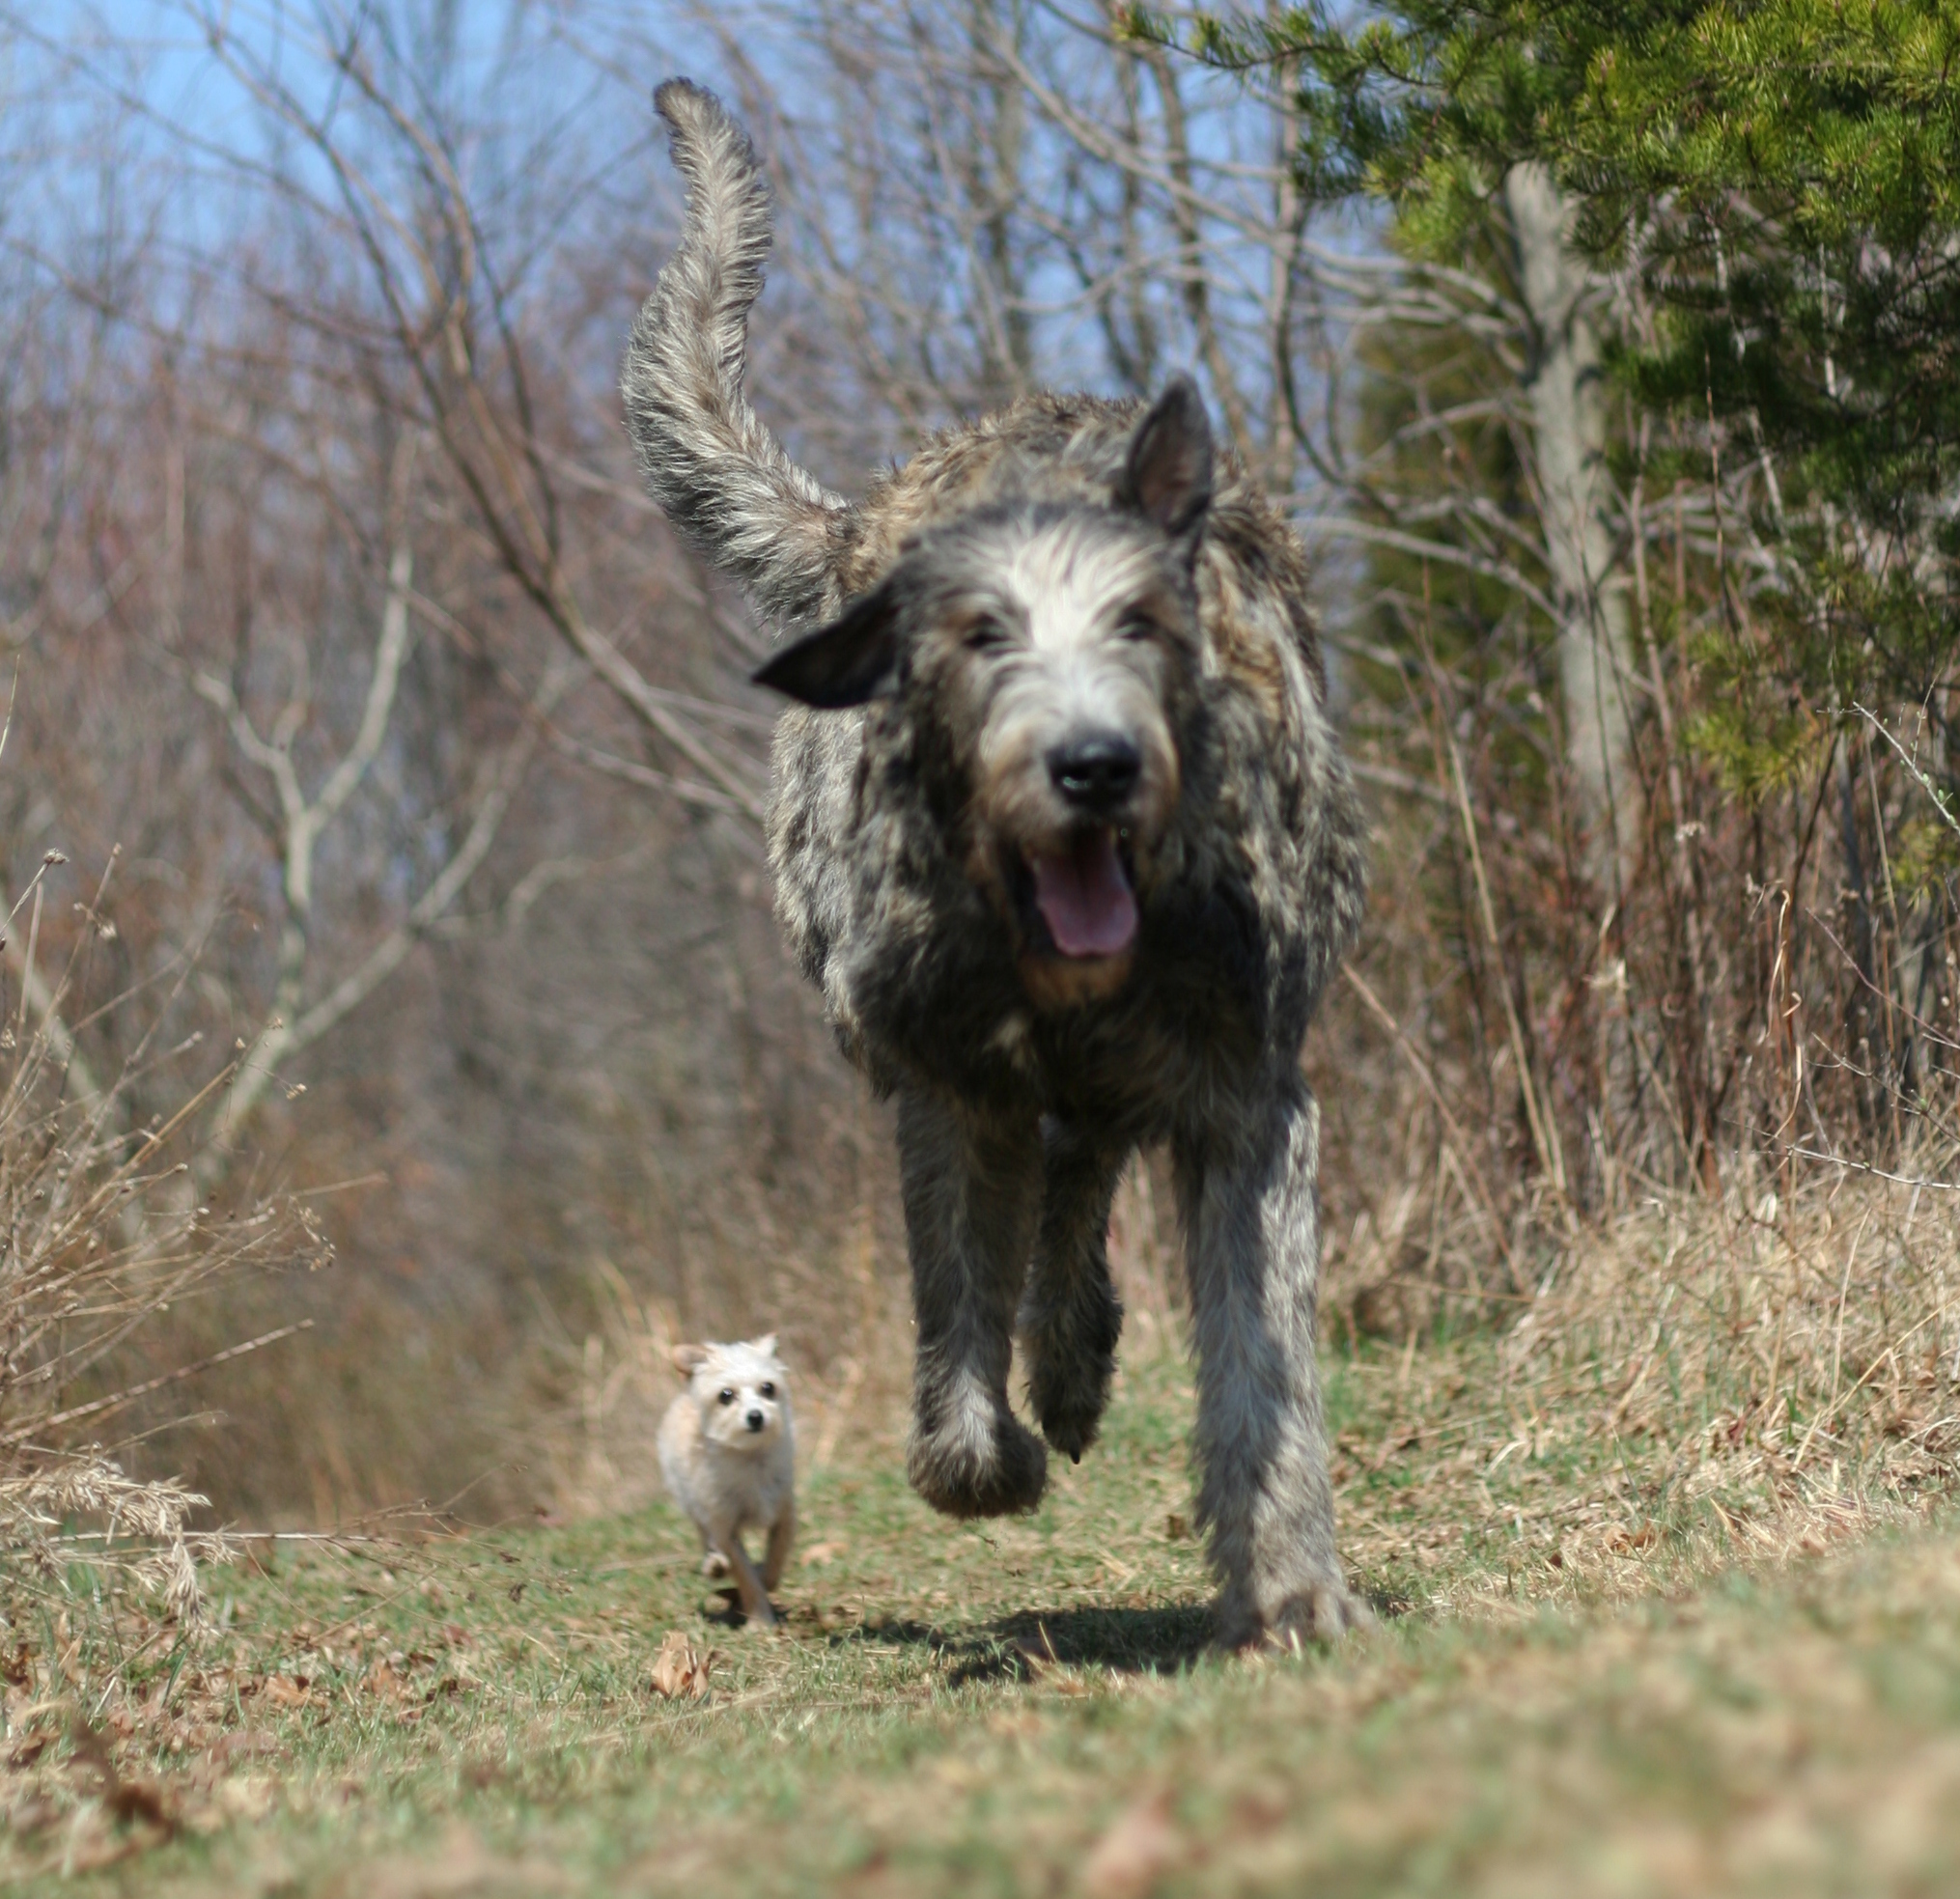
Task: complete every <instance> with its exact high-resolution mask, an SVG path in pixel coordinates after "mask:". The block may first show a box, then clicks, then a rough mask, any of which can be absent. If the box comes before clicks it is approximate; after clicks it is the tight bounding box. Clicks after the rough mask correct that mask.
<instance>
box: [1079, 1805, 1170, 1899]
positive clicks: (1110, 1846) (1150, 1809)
mask: <svg viewBox="0 0 1960 1899" xmlns="http://www.w3.org/2000/svg"><path fill="white" fill-rule="evenodd" d="M1183 1855H1184V1842H1183V1840H1182V1839H1181V1838H1180V1837H1179V1834H1178V1830H1177V1828H1176V1827H1175V1826H1174V1825H1173V1824H1172V1822H1171V1817H1170V1789H1169V1788H1167V1787H1162V1788H1159V1789H1158V1791H1157V1792H1155V1793H1153V1794H1146V1795H1145V1796H1144V1797H1143V1798H1142V1799H1141V1800H1139V1801H1134V1802H1132V1804H1131V1805H1129V1806H1127V1807H1125V1808H1124V1809H1123V1811H1122V1812H1121V1813H1119V1814H1118V1815H1117V1816H1116V1818H1115V1819H1114V1820H1112V1821H1111V1822H1110V1823H1109V1827H1108V1829H1107V1831H1106V1832H1105V1833H1104V1835H1103V1837H1102V1838H1101V1839H1099V1840H1098V1841H1097V1842H1096V1844H1095V1845H1094V1846H1093V1847H1091V1848H1090V1849H1089V1857H1087V1858H1086V1859H1085V1860H1083V1861H1082V1891H1083V1893H1084V1895H1085V1899H1143V1894H1145V1893H1146V1892H1148V1891H1149V1890H1150V1888H1151V1887H1152V1886H1153V1885H1156V1884H1157V1882H1158V1881H1159V1880H1160V1879H1161V1878H1162V1876H1163V1875H1164V1874H1165V1873H1166V1872H1168V1871H1169V1870H1170V1868H1171V1867H1172V1866H1173V1865H1174V1864H1175V1863H1176V1862H1177V1861H1178V1860H1179V1859H1180V1858H1181V1857H1183Z"/></svg>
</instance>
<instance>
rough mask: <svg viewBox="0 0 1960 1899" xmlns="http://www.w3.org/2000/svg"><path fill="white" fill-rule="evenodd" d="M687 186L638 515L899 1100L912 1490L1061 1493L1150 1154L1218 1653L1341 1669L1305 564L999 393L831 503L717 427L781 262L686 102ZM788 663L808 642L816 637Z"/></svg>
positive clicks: (1183, 433) (1219, 479) (859, 1028)
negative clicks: (738, 635)
mask: <svg viewBox="0 0 1960 1899" xmlns="http://www.w3.org/2000/svg"><path fill="white" fill-rule="evenodd" d="M655 104H656V106H657V107H658V111H659V112H660V114H661V116H662V117H663V118H664V119H665V120H666V122H667V124H668V126H669V127H670V129H671V131H672V135H673V154H674V162H675V163H676V165H677V166H678V167H679V168H680V171H681V173H682V176H683V177H684V179H685V180H686V185H687V221H686V232H685V235H684V236H683V238H682V241H681V246H680V249H679V250H678V251H677V252H676V253H675V255H674V257H673V259H672V260H671V261H670V262H669V263H668V265H667V266H666V268H665V269H664V270H663V271H662V272H661V273H660V279H659V283H658V287H657V288H656V290H655V292H654V293H653V295H652V296H651V297H649V298H648V300H647V304H646V307H645V309H643V310H642V311H641V313H640V317H639V321H638V322H637V323H636V324H635V326H634V329H633V334H632V340H631V344H630V348H629V349H628V352H627V358H626V367H625V372H624V387H625V395H626V405H627V414H628V417H629V421H630V427H631V431H632V436H633V440H634V443H635V445H636V447H637V449H638V454H639V462H640V469H641V472H642V474H643V476H644V478H645V480H646V484H647V487H648V489H649V490H650V491H651V493H652V494H653V496H654V498H655V499H656V500H657V501H658V502H659V503H660V505H661V506H662V507H663V508H664V509H665V510H666V512H667V514H668V515H669V516H670V517H672V519H673V520H674V522H675V523H676V524H677V525H678V526H679V527H680V528H681V529H682V531H683V532H684V533H686V535H687V536H688V537H690V539H691V540H692V541H693V542H694V543H695V545H697V546H699V547H700V548H701V549H702V550H703V551H704V552H705V553H706V554H707V555H708V557H709V558H710V559H712V560H713V561H714V562H715V563H716V564H717V565H718V566H720V567H721V568H722V569H723V570H724V571H725V572H728V573H730V574H732V575H734V576H735V577H736V578H737V579H738V580H739V581H741V582H742V585H743V586H744V587H745V588H746V589H747V591H748V592H749V594H750V596H751V597H752V599H753V600H754V601H755V603H756V604H757V605H758V606H759V607H760V608H761V609H762V611H763V612H764V613H765V614H767V615H769V616H770V618H771V619H772V620H774V621H775V622H776V623H777V624H778V625H779V626H780V627H782V628H786V629H789V630H791V631H793V632H798V633H800V634H801V635H802V636H801V637H799V638H798V639H796V641H795V642H794V643H793V644H790V645H788V646H786V647H785V648H784V649H783V650H782V651H780V652H779V653H778V654H777V655H776V656H775V657H773V658H772V659H771V660H770V663H769V664H768V665H767V666H766V667H764V668H763V670H762V672H761V673H760V674H759V675H758V677H759V678H760V679H762V680H763V681H765V682H766V683H767V684H770V685H772V686H775V687H778V688H780V689H781V690H782V691H783V692H785V693H787V694H789V695H790V696H791V697H793V698H794V699H796V700H798V701H800V702H801V703H800V704H799V705H797V706H794V707H792V708H791V710H790V711H788V712H786V713H785V714H784V715H783V718H782V720H781V723H780V724H779V725H778V727H777V729H776V739H775V784H774V792H773V801H772V804H771V807H770V824H769V834H770V835H769V843H770V863H771V865H772V867H773V870H774V873H775V880H776V904H777V909H778V911H779V913H780V916H781V918H782V922H783V926H784V929H785V930H786V932H787V933H788V936H789V939H790V941H791V943H792V944H793V945H794V946H795V949H796V952H797V955H798V958H799V959H800V960H801V963H802V966H803V968H804V969H805V971H807V973H808V974H809V976H810V977H811V978H812V980H814V981H816V982H818V983H820V984H821V985H822V986H823V991H824V995H825V999H826V1004H827V1006H828V1010H829V1015H830V1018H831V1019H832V1021H833V1022H834V1023H835V1025H836V1028H837V1032H838V1035H839V1037H840V1039H841V1040H842V1043H843V1045H844V1047H845V1048H846V1050H847V1051H848V1052H849V1054H850V1055H851V1056H852V1058H853V1059H854V1060H855V1061H856V1062H857V1063H858V1064H859V1065H860V1066H861V1067H862V1068H863V1069H864V1070H865V1072H866V1073H867V1074H868V1075H870V1077H871V1079H872V1080H873V1082H874V1083H875V1084H876V1085H877V1086H878V1087H879V1088H881V1089H882V1090H886V1091H891V1092H895V1093H896V1095H897V1097H898V1139H899V1155H900V1161H901V1167H902V1172H903V1179H904V1194H905V1213H906V1230H907V1235H908V1238H909V1242H910V1254H911V1269H912V1287H913V1299H914V1305H915V1311H916V1316H917V1323H918V1360H917V1370H916V1380H915V1394H914V1405H915V1415H914V1422H913V1429H912V1435H911V1441H910V1453H909V1458H908V1469H909V1474H910V1479H911V1482H912V1485H913V1487H914V1488H915V1489H916V1490H917V1491H918V1492H919V1494H921V1495H922V1496H923V1497H925V1498H926V1500H927V1501H928V1502H930V1503H932V1504H933V1505H934V1506H935V1507H937V1508H938V1509H940V1510H943V1511H947V1512H949V1513H951V1514H953V1515H955V1516H991V1515H998V1514H1002V1513H1006V1512H1010V1511H1019V1510H1027V1509H1031V1508H1032V1507H1033V1506H1034V1505H1035V1503H1036V1502H1037V1501H1038V1500H1039V1498H1040V1496H1041V1494H1042V1490H1043V1486H1044V1484H1045V1483H1046V1481H1047V1467H1048V1453H1047V1451H1046V1449H1045V1448H1044V1446H1043V1443H1042V1440H1041V1438H1037V1437H1036V1436H1035V1435H1034V1434H1033V1433H1032V1432H1030V1431H1029V1430H1028V1429H1027V1428H1026V1426H1025V1425H1023V1424H1022V1422H1021V1421H1020V1420H1019V1419H1018V1418H1017V1417H1016V1415H1015V1413H1014V1410H1013V1409H1012V1406H1011V1405H1010V1403H1009V1399H1008V1392H1007V1378H1008V1368H1009V1362H1010V1355H1011V1348H1012V1344H1013V1341H1014V1338H1015V1336H1016V1335H1017V1332H1018V1334H1019V1336H1020V1339H1021V1341H1022V1348H1023V1351H1024V1353H1025V1358H1026V1364H1027V1368H1028V1375H1029V1390H1028V1398H1029V1402H1030V1404H1031V1407H1032V1410H1033V1411H1034V1415H1035V1417H1036V1419H1037V1420H1038V1422H1039V1423H1040V1426H1041V1431H1042V1437H1044V1438H1047V1440H1048V1442H1049V1443H1050V1444H1052V1445H1053V1446H1055V1448H1056V1449H1058V1450H1063V1451H1066V1452H1067V1453H1068V1454H1069V1455H1070V1456H1071V1457H1072V1458H1078V1457H1079V1456H1080V1455H1081V1453H1082V1451H1083V1450H1085V1449H1086V1448H1087V1447H1088V1445H1089V1444H1090V1443H1091V1442H1092V1441H1093V1440H1094V1438H1095V1435H1096V1429H1097V1424H1098V1421H1099V1419H1100V1417H1101V1415H1102V1411H1103V1409H1104V1405H1105V1402H1106V1398H1107V1395H1108V1389H1109V1378H1110V1373H1111V1370H1112V1367H1113V1363H1114V1354H1115V1347H1116V1341H1117V1333H1118V1330H1119V1327H1120V1326H1121V1322H1122V1310H1121V1307H1120V1305H1119V1303H1118V1301H1117V1299H1116V1296H1115V1293H1114V1291H1113V1289H1112V1288H1111V1285H1110V1282H1109V1268H1108V1260H1107V1257H1106V1251H1105V1246H1106V1230H1107V1226H1108V1218H1109V1205H1110V1198H1111V1195H1112V1194H1113V1192H1114V1190H1115V1187H1116V1183H1117V1179H1118V1176H1119V1174H1120V1173H1121V1171H1122V1168H1123V1166H1124V1163H1125V1161H1126V1160H1127V1159H1128V1158H1129V1156H1130V1155H1131V1153H1132V1152H1133V1151H1134V1149H1135V1148H1136V1147H1137V1146H1138V1144H1139V1143H1142V1142H1146V1141H1157V1140H1165V1141H1168V1143H1169V1146H1170V1152H1171V1155H1172V1157H1173V1162H1174V1169H1175V1175H1176V1181H1177V1188H1178V1195H1179V1205H1180V1209H1181V1212H1182V1215H1183V1221H1184V1227H1185V1232H1186V1236H1187V1243H1188V1248H1189V1272H1190V1305H1191V1313H1192V1322H1193V1328H1194V1332H1195V1345H1196V1353H1197V1361H1198V1423H1197V1432H1196V1441H1195V1449H1196V1454H1197V1460H1198V1463H1199V1466H1200V1468H1201V1471H1202V1481H1201V1488H1200V1492H1199V1497H1198V1514H1199V1517H1200V1520H1201V1521H1202V1522H1204V1523H1205V1525H1206V1526H1207V1528H1208V1530H1209V1532H1210V1537H1211V1550H1212V1557H1213V1561H1214V1563H1215V1565H1216V1567H1217V1569H1218V1573H1219V1575H1220V1578H1221V1579H1222V1584H1223V1588H1222V1593H1221V1595H1220V1597H1219V1601H1218V1637H1219V1639H1220V1640H1221V1641H1222V1642H1225V1643H1227V1644H1232V1645H1239V1644H1244V1643H1246V1642H1250V1641H1254V1640H1256V1639H1258V1638H1260V1637H1261V1636H1262V1635H1266V1634H1274V1635H1278V1636H1280V1637H1282V1638H1288V1639H1297V1638H1298V1637H1300V1636H1302V1635H1318V1636H1331V1635H1335V1634H1339V1633H1340V1632H1341V1631H1342V1630H1343V1629H1345V1628H1347V1627H1348V1626H1350V1625H1351V1624H1352V1623H1353V1622H1354V1621H1356V1620H1357V1619H1358V1617H1359V1616H1361V1615H1362V1614H1363V1613H1364V1611H1362V1610H1361V1609H1360V1607H1359V1606H1358V1603H1357V1601H1356V1599H1355V1598H1354V1597H1353V1596H1352V1595H1351V1594H1350V1592H1349V1590H1348V1588H1347V1586H1346V1583H1345V1581H1344V1579H1343V1578H1342V1574H1341V1569H1340V1564H1339V1561H1338V1559H1337V1557H1336V1555H1335V1550H1334V1532H1333V1500H1332V1494H1331V1492H1330V1487H1329V1483H1328V1473H1327V1451H1326V1443H1325V1438H1324V1434H1323V1429H1322V1423H1321V1405H1320V1392H1319V1388H1318V1382H1317V1377H1316V1372H1315V1365H1314V1299H1315V1289H1316V1277H1317V1272H1318V1268H1319V1256H1320V1222H1319V1203H1318V1195H1317V1191H1316V1187H1315V1177H1316V1173H1317V1170H1318V1162H1319V1156H1318V1146H1319V1118H1318V1111H1317V1109H1316V1108H1315V1105H1314V1102H1313V1098H1312V1096H1311V1095H1310V1094H1309V1093H1308V1092H1307V1089H1306V1086H1305V1084H1304V1083H1303V1081H1302V1078H1301V1073H1300V1047H1301V1041H1302V1037H1303V1035H1304V1034H1305V1031H1306V1026H1307V1022H1308V1020H1309V1019H1310V1018H1311V1016H1312V1014H1313V1011H1314V1008H1315V1006H1316V1004H1317V1003H1318V1002H1319V999H1320V996H1321V992H1322V991H1323V990H1324V989H1325V988H1326V986H1327V983H1328V980H1329V977H1330V974H1331V972H1332V971H1333V969H1334V967H1335V965H1336V963H1338V961H1339V959H1340V957H1341V956H1342V955H1343V954H1344V953H1345V951H1346V950H1347V948H1348V946H1349V944H1350V943H1351V942H1352V940H1353V938H1354V936H1355V932H1356V929H1357V927H1358V923H1359V919H1360V914H1361V892H1362V864H1361V829H1362V827H1361V821H1360V816H1359V813H1358V807H1357V804H1356V801H1355V796H1354V793H1353V790H1352V787H1351V785H1350V783H1349V780H1348V776H1347V772H1346V769H1345V768H1344V767H1343V765H1342V762H1341V758H1340V754H1339V751H1338V749H1337V747H1336V744H1335V740H1334V738H1333V735H1332V733H1331V731H1330V729H1329V725H1328V720H1327V713H1326V681H1325V676H1324V674H1323V671H1322V666H1321V658H1320V653H1319V648H1318V645H1317V642H1316V639H1315V635H1314V629H1313V624H1312V621H1311V619H1310V617H1309V614H1308V609H1307V605H1306V579H1307V575H1306V566H1305V560H1304V557H1303V555H1302V549H1301V547H1300V545H1299V543H1298V542H1297V541H1296V539H1295V538H1294V536H1293V534H1292V533H1291V532H1290V530H1289V529H1288V527H1287V526H1286V524H1285V522H1284V520H1283V519H1282V518H1281V517H1280V516H1279V515H1278V513H1277V512H1276V511H1275V510H1274V508H1273V507H1272V506H1271V505H1270V504H1269V503H1268V502H1267V501H1266V499H1265V498H1264V497H1263V496H1262V495H1261V494H1260V493H1259V492H1258V491H1257V490H1256V489H1254V488H1253V487H1252V486H1251V484H1250V483H1249V482H1248V481H1247V480H1246V476H1245V475H1244V474H1243V473H1242V472H1241V471H1240V470H1239V469H1238V468H1237V467H1236V466H1235V465H1234V464H1233V463H1232V461H1230V459H1229V458H1219V457H1218V456H1215V454H1214V451H1213V447H1212V440H1211V433H1210V428H1209V425H1208V424H1207V422H1206V419H1205V411H1204V406H1203V404H1202V402H1201V401H1200V399H1199V396H1198V393H1197V391H1196V389H1195V388H1194V387H1193V386H1192V384H1191V383H1190V381H1189V380H1186V379H1184V378H1179V379H1178V380H1177V381H1174V382H1173V383H1172V384H1171V385H1170V387H1169V388H1168V389H1167V390H1165V392H1164V393H1163V395H1162V398H1161V399H1160V400H1159V401H1158V402H1157V403H1156V405H1154V406H1152V407H1150V408H1149V409H1148V410H1147V411H1146V410H1145V408H1144V407H1143V405H1140V404H1134V403H1111V402H1101V401H1096V400H1094V399H1092V398H1089V397H1085V396H1053V395H1044V396H1035V397H1029V398H1027V399H1024V400H1022V401H1021V402H1018V403H1016V404H1014V405H1012V406H1011V407H1009V408H1007V409H1005V410H1004V411H1002V412H1001V413H999V414H997V415H994V416H990V417H988V418H987V419H986V420H984V421H981V422H977V423H972V424H969V425H966V426H962V427H959V428H954V429H950V430H948V431H946V432H945V433H942V434H940V435H938V436H936V437H934V438H933V439H932V440H930V441H928V442H927V443H926V444H925V446H924V447H923V448H921V449H920V450H919V452H918V453H917V454H916V455H914V456H913V457H912V459H911V460H910V461H909V462H907V463H906V464H905V465H904V466H903V467H900V468H895V469H892V470H889V471H887V472H882V473H880V474H878V475H877V476H875V477H874V478H873V479H872V481H871V484H870V487H869V489H868V490H867V491H866V493H865V495H864V498H863V499H862V500H860V501H847V500H845V499H844V498H843V497H842V496H840V495H836V494H832V493H830V492H828V491H827V490H826V489H824V488H823V487H822V486H821V485H820V484H819V483H818V482H816V481H815V480H814V479H812V477H811V476H809V475H808V474H806V473H805V472H804V471H803V470H801V469H800V468H798V467H797V466H795V465H794V464H793V463H792V462H791V461H790V460H789V458H788V457H787V455H785V453H784V452H783V449H782V448H781V446H780V445H779V444H778V443H777V442H776V441H775V439H774V438H773V437H772V436H771V435H770V433H769V431H768V430H767V429H766V428H765V427H764V426H763V425H762V423H761V422H760V421H759V420H758V419H757V417H756V415H755V413H754V412H753V410H752V409H751V408H750V407H749V405H748V403H747V401H746V399H745V398H744V396H743V393H742V372H743V359H744V353H745V339H746V324H747V318H748V311H749V307H750V305H751V304H752V303H753V302H754V301H755V298H756V296H757V294H758V293H759V292H760V291H761V289H762V265H763V259H764V256H765V255H766V253H767V251H768V248H769V243H770V199H769V194H768V189H767V186H766V184H765V182H764V181H763V178H762V175H761V172H760V169H759V167H758V164H757V161H756V157H755V154H754V152H753V150H752V149H751V147H750V145H749V143H748V140H747V138H746V137H745V136H744V135H743V133H742V129H741V128H740V127H739V126H737V125H736V124H735V123H734V121H732V120H731V119H730V118H729V117H728V115H727V114H726V112H724V111H723V109H722V107H721V106H720V105H719V104H718V103H717V101H716V100H715V99H714V98H713V97H712V96H711V95H709V94H708V93H705V92H703V91H701V90H700V89H699V88H697V87H695V86H693V85H690V84H689V83H687V82H686V81H685V80H679V79H677V80H673V81H670V82H669V83H668V84H666V85H664V86H662V87H661V88H660V90H659V92H658V94H657V95H656V98H655ZM811 629H814V630H811Z"/></svg>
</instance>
